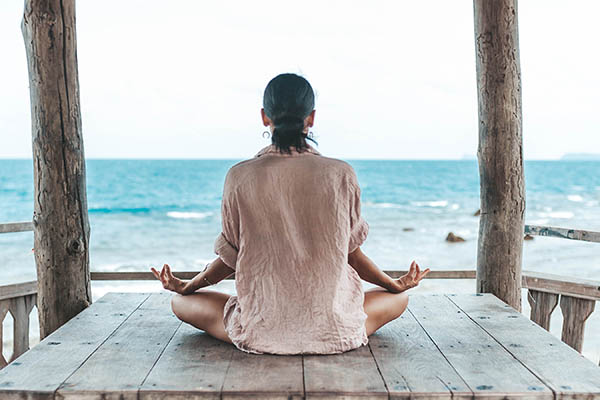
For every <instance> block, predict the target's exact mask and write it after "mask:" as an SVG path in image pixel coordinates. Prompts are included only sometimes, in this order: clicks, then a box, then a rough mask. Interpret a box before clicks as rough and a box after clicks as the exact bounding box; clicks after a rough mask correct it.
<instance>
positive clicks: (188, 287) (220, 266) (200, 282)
mask: <svg viewBox="0 0 600 400" xmlns="http://www.w3.org/2000/svg"><path fill="white" fill-rule="evenodd" d="M234 272H235V271H234V270H232V269H231V268H229V267H228V266H227V264H225V263H224V262H223V260H221V257H217V258H216V259H215V260H214V261H213V262H211V263H210V265H209V266H208V268H207V269H206V271H203V272H200V273H199V274H198V275H196V276H195V277H194V278H193V279H191V280H189V281H185V285H184V286H183V293H182V294H191V293H194V292H195V291H196V290H198V289H201V288H203V287H206V286H210V285H209V284H208V283H207V282H206V281H205V280H204V278H206V279H208V281H209V282H210V283H212V284H216V283H218V282H221V281H222V280H223V279H225V278H228V277H229V276H231V275H233V274H234Z"/></svg>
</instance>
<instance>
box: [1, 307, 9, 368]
mask: <svg viewBox="0 0 600 400" xmlns="http://www.w3.org/2000/svg"><path fill="white" fill-rule="evenodd" d="M10 302H11V299H8V300H0V368H4V367H5V366H6V365H7V364H8V362H7V361H6V359H5V358H4V354H3V351H4V318H6V314H7V313H8V305H9V303H10Z"/></svg>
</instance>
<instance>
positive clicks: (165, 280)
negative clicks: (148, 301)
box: [150, 264, 186, 294]
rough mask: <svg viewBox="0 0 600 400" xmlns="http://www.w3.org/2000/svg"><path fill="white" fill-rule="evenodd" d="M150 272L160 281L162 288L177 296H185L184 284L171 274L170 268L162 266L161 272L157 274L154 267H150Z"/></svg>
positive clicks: (166, 265)
mask: <svg viewBox="0 0 600 400" xmlns="http://www.w3.org/2000/svg"><path fill="white" fill-rule="evenodd" d="M150 270H151V271H152V273H153V274H154V276H155V277H156V279H158V280H160V281H161V283H162V285H163V288H165V289H167V290H170V291H172V292H175V293H179V294H186V282H185V281H182V280H181V279H179V278H177V277H176V276H175V275H173V273H172V272H171V267H169V265H168V264H165V265H163V267H162V270H161V271H160V272H158V271H157V270H156V269H154V267H150Z"/></svg>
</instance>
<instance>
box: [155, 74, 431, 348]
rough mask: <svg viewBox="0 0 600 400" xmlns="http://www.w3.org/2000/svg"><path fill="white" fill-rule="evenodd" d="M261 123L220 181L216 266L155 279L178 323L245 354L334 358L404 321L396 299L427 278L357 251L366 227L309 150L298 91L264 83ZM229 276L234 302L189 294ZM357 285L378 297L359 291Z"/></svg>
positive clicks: (346, 175) (340, 168) (331, 165)
mask: <svg viewBox="0 0 600 400" xmlns="http://www.w3.org/2000/svg"><path fill="white" fill-rule="evenodd" d="M261 114H262V120H263V123H264V125H265V126H267V127H269V132H270V134H271V136H272V144H271V145H269V146H267V147H264V148H263V149H261V150H260V151H259V152H258V153H257V154H256V155H255V157H254V158H251V159H248V160H244V161H241V162H239V163H237V164H235V165H234V166H233V167H231V168H230V170H229V171H228V172H227V175H226V178H225V185H224V190H223V199H222V204H221V213H222V232H221V233H220V234H219V236H218V237H217V239H216V241H215V247H214V250H215V254H217V255H218V256H219V257H218V258H217V259H215V260H214V261H213V262H212V263H210V265H208V266H207V268H205V270H204V271H203V272H201V273H199V274H198V275H197V276H196V277H194V278H193V279H192V280H189V281H182V280H180V279H178V278H176V277H174V276H173V274H172V272H171V269H170V267H169V266H168V265H166V264H165V265H164V266H163V268H162V271H161V272H160V273H159V272H158V271H157V270H156V269H154V268H151V270H152V272H153V274H154V275H155V276H156V278H157V279H160V280H161V282H162V284H163V287H164V288H165V289H168V290H172V291H174V292H176V293H177V294H176V295H175V296H174V297H173V299H172V302H171V305H172V308H173V312H174V313H175V315H177V317H178V318H180V319H181V320H182V321H184V322H186V323H189V324H191V325H193V326H195V327H197V328H199V329H201V330H204V331H205V332H207V333H208V334H210V335H212V336H214V337H216V338H218V339H220V340H223V341H226V342H228V343H232V344H234V345H235V346H236V347H237V348H239V349H240V350H242V351H245V352H248V353H257V354H261V353H272V354H310V353H315V354H333V353H342V352H345V351H348V350H352V349H355V348H357V347H359V346H362V345H365V344H367V343H368V336H369V335H370V334H372V333H373V332H375V331H376V330H377V329H379V328H380V327H381V326H383V325H385V324H386V323H388V322H389V321H392V320H394V319H395V318H397V317H398V316H400V314H402V313H403V312H404V310H405V309H406V306H407V303H408V296H407V294H406V290H407V289H409V288H411V287H414V286H416V285H417V284H418V283H419V281H420V280H421V279H423V277H424V276H425V275H426V274H427V273H428V272H429V269H426V270H424V271H421V270H420V269H419V266H418V265H417V264H416V263H415V262H414V261H413V262H412V264H411V266H410V270H409V272H408V273H407V274H406V275H404V276H402V277H401V278H399V279H392V278H390V277H389V276H388V275H387V274H385V273H384V272H383V271H381V270H380V269H379V268H378V267H377V266H376V265H375V264H374V263H373V262H372V261H371V260H370V259H369V258H368V257H367V256H366V255H365V254H364V253H363V252H362V251H361V249H360V245H361V244H362V243H363V242H364V241H365V239H366V237H367V233H368V230H369V225H368V224H367V222H366V221H365V220H364V219H363V218H362V216H361V210H360V187H359V185H358V181H357V177H356V174H355V171H354V169H353V168H352V167H351V166H350V164H348V163H346V162H345V161H342V160H338V159H334V158H329V157H325V156H322V155H321V154H320V153H319V152H318V151H317V150H316V149H315V148H314V147H312V146H311V145H309V144H308V143H307V141H306V140H307V139H310V140H312V138H310V137H309V135H308V129H309V128H310V127H312V126H313V123H314V118H315V110H314V93H313V90H312V87H311V86H310V84H309V83H308V81H307V80H306V79H304V78H302V77H300V76H298V75H295V74H282V75H279V76H277V77H275V78H273V79H272V80H271V81H270V82H269V84H268V85H267V87H266V89H265V92H264V98H263V108H262V109H261ZM234 272H235V283H236V289H237V295H236V296H229V295H228V294H225V293H221V292H218V291H211V290H202V291H198V292H196V290H197V289H199V288H204V287H206V286H210V285H214V284H215V283H217V282H219V281H221V280H222V279H224V278H226V277H228V276H230V275H232V274H233V273H234ZM361 278H362V279H364V280H365V281H368V282H371V283H374V284H376V285H378V286H380V288H374V289H371V290H368V291H366V292H364V291H363V289H362V285H361Z"/></svg>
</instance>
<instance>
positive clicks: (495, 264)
mask: <svg viewBox="0 0 600 400" xmlns="http://www.w3.org/2000/svg"><path fill="white" fill-rule="evenodd" d="M474 14H475V53H476V62H477V97H478V103H479V107H478V108H479V147H478V150H477V158H478V160H479V176H480V195H481V216H480V222H479V241H478V246H477V292H478V293H483V292H485V293H493V294H494V295H496V296H497V297H499V298H500V299H502V300H503V301H505V302H506V303H508V304H510V305H511V306H512V307H513V308H515V309H517V310H519V311H520V310H521V260H522V252H523V229H524V225H523V218H524V214H525V180H524V176H523V147H522V146H523V143H522V142H523V136H522V125H521V122H522V121H521V68H520V63H519V38H518V29H517V1H516V0H494V1H489V0H474Z"/></svg>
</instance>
